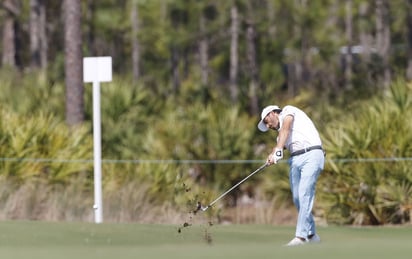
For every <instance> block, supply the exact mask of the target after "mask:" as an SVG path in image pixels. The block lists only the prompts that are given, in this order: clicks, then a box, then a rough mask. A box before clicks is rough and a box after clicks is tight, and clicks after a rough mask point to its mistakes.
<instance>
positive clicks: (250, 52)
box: [246, 22, 259, 114]
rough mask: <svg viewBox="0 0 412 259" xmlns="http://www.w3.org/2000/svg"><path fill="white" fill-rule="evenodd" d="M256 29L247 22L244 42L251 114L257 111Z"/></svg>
mask: <svg viewBox="0 0 412 259" xmlns="http://www.w3.org/2000/svg"><path fill="white" fill-rule="evenodd" d="M255 40H256V31H255V27H254V24H253V23H252V22H251V23H249V24H248V27H247V31H246V44H247V54H246V56H247V63H248V68H249V69H248V70H249V76H250V79H251V80H250V84H249V107H250V112H251V114H258V113H259V103H258V96H257V88H258V86H259V71H258V65H257V58H256V42H255Z"/></svg>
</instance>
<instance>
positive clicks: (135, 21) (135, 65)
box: [131, 0, 140, 81]
mask: <svg viewBox="0 0 412 259" xmlns="http://www.w3.org/2000/svg"><path fill="white" fill-rule="evenodd" d="M131 22H132V69H133V80H134V81H137V80H139V77H140V66H139V63H140V44H139V39H138V35H139V9H138V6H137V1H136V0H133V1H132V10H131Z"/></svg>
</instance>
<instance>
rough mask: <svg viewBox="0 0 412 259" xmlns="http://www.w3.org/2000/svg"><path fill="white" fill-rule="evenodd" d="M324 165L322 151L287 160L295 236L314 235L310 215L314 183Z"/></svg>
mask: <svg viewBox="0 0 412 259" xmlns="http://www.w3.org/2000/svg"><path fill="white" fill-rule="evenodd" d="M324 164H325V156H324V154H323V151H322V150H320V149H319V150H317V149H316V150H312V151H309V152H307V153H304V154H302V155H298V156H293V157H291V158H290V159H289V165H290V171H289V181H290V188H291V191H292V196H293V203H294V204H295V206H296V208H297V210H298V219H297V224H296V236H297V237H304V238H307V237H308V236H309V235H312V234H315V233H316V227H315V221H314V219H313V215H312V208H313V201H314V199H315V189H316V182H317V180H318V176H319V174H320V172H321V171H322V170H323V167H324Z"/></svg>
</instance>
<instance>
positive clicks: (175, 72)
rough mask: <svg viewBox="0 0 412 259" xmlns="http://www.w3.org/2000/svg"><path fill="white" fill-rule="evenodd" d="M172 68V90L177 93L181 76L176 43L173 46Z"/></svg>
mask: <svg viewBox="0 0 412 259" xmlns="http://www.w3.org/2000/svg"><path fill="white" fill-rule="evenodd" d="M170 51H171V53H172V55H171V60H170V62H171V68H172V92H173V94H177V93H178V92H179V88H180V77H179V59H180V57H179V51H178V49H177V47H176V46H175V45H173V46H172V47H171V50H170Z"/></svg>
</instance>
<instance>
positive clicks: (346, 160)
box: [0, 157, 412, 164]
mask: <svg viewBox="0 0 412 259" xmlns="http://www.w3.org/2000/svg"><path fill="white" fill-rule="evenodd" d="M405 161H408V162H409V161H412V157H382V158H339V159H327V160H326V163H329V162H335V163H376V162H405ZM0 162H17V163H83V164H87V163H93V159H55V158H27V157H22V158H17V157H0ZM263 162H265V161H264V160H225V159H222V160H215V159H210V160H206V159H205V160H188V159H183V160H174V159H165V160H162V159H102V163H105V164H257V163H263ZM279 162H280V163H286V162H287V160H281V161H279Z"/></svg>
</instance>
